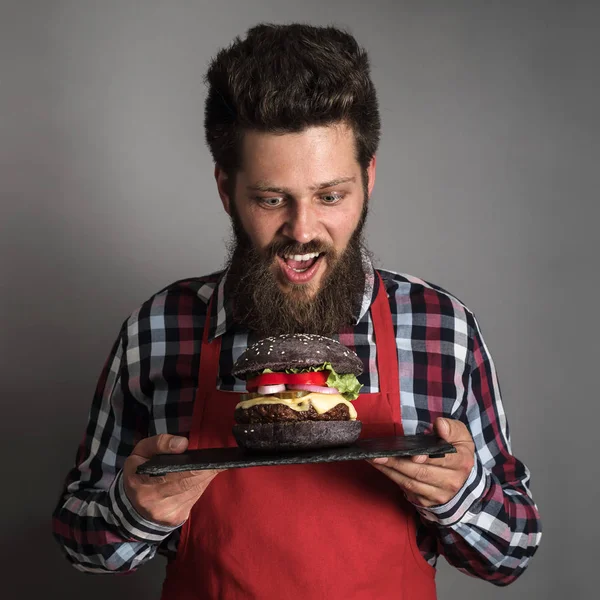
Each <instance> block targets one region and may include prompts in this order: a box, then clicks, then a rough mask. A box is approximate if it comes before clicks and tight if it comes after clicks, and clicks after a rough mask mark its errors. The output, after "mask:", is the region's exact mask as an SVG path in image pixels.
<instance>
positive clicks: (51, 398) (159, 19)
mask: <svg viewBox="0 0 600 600" xmlns="http://www.w3.org/2000/svg"><path fill="white" fill-rule="evenodd" d="M598 6H599V5H598V3H597V2H574V1H571V2H566V1H565V2H545V3H544V2H492V1H490V2H426V1H425V2H409V1H405V2H398V1H396V2H394V1H393V0H389V1H387V2H386V1H371V2H364V3H361V2H357V1H355V2H352V3H351V2H342V1H341V0H340V1H337V0H336V1H334V0H329V1H323V0H318V1H317V0H305V1H304V2H297V1H285V2H281V1H280V2H277V1H274V0H238V1H231V0H220V1H219V2H200V1H193V0H170V1H168V2H167V1H163V2H161V1H158V0H152V1H151V0H146V1H142V0H138V1H135V0H103V1H97V2H94V1H91V0H87V1H86V0H71V1H67V0H64V1H60V0H56V1H50V0H46V1H41V0H40V1H38V2H34V1H27V0H15V1H6V0H3V1H1V2H0V194H1V205H0V206H1V212H0V267H1V275H0V286H1V289H0V303H1V304H0V310H1V317H2V319H1V324H2V325H1V337H0V342H1V345H0V357H1V360H0V369H1V373H0V381H1V382H2V395H1V398H2V405H3V412H2V415H3V418H2V420H1V431H0V439H1V440H2V458H3V460H2V465H3V466H2V471H3V474H2V490H3V492H2V495H1V498H2V500H1V502H2V511H1V515H2V523H1V525H0V539H1V549H2V554H3V556H2V557H1V560H0V565H1V567H0V568H1V569H2V582H3V583H2V586H3V593H2V595H3V597H5V598H7V597H10V598H17V597H19V598H29V597H34V596H42V595H44V596H48V597H60V598H63V599H67V598H81V597H85V598H89V599H95V598H98V599H99V598H105V597H106V596H107V595H110V597H112V598H114V599H115V600H117V599H118V598H129V597H131V594H132V592H136V593H139V594H141V595H142V594H143V595H144V597H150V598H151V597H156V596H157V594H158V589H159V586H160V581H161V580H162V574H163V564H162V560H161V559H159V560H156V561H154V562H153V563H151V564H150V565H149V566H146V567H144V568H142V569H141V570H140V571H139V572H138V573H136V574H134V575H131V576H125V577H110V576H96V577H93V576H86V575H82V574H80V573H78V572H76V571H75V570H73V569H72V568H71V567H69V566H68V564H67V562H66V561H65V560H64V559H63V558H62V557H61V555H60V553H59V551H58V547H57V546H56V545H55V543H54V542H53V541H52V539H51V536H50V514H51V511H52V509H53V506H54V503H55V501H56V498H57V494H58V492H59V489H60V486H61V481H62V478H63V477H64V475H65V474H66V472H67V470H68V468H69V467H70V465H71V462H72V460H73V459H74V454H75V449H76V446H77V444H78V442H79V439H80V437H81V435H82V432H83V428H84V424H85V421H86V417H87V413H88V407H89V403H90V400H91V396H92V392H93V388H94V386H95V383H96V378H97V376H98V374H99V372H100V369H101V367H102V363H103V362H104V359H105V357H106V355H107V353H108V351H109V349H110V346H111V344H112V342H113V340H114V338H115V336H116V334H117V332H118V329H119V326H120V323H121V322H122V320H123V319H124V318H125V317H126V316H127V315H128V314H129V313H130V312H131V311H132V310H134V309H135V308H136V307H137V306H138V304H140V303H141V302H142V301H144V300H145V299H146V298H147V297H148V296H150V295H151V294H152V293H154V292H155V291H157V290H158V289H159V288H161V287H162V286H164V285H166V284H167V283H169V282H171V281H173V280H176V279H179V278H182V277H186V276H190V275H195V274H202V273H205V272H208V271H212V270H214V269H217V268H219V267H220V266H221V265H222V264H223V256H224V254H223V241H224V240H225V239H226V238H227V236H228V222H227V220H226V218H225V215H224V214H223V213H222V209H221V206H220V202H219V200H218V197H217V195H216V191H215V187H214V183H213V179H212V164H211V162H210V157H209V154H208V151H207V150H206V148H205V147H204V142H203V127H202V118H203V100H204V87H203V83H202V75H203V73H204V70H205V67H206V63H207V61H208V59H209V57H210V56H212V55H213V54H214V53H215V51H216V50H217V49H218V48H219V47H221V46H222V45H225V44H227V43H228V42H229V41H230V40H231V39H232V38H233V36H234V35H236V34H241V33H243V32H244V31H245V30H246V29H247V28H248V27H249V26H251V25H253V24H255V23H256V22H258V21H262V20H268V21H276V22H288V21H293V20H302V21H308V22H312V23H320V24H325V23H329V22H334V23H336V24H339V25H345V26H348V27H350V28H351V29H352V31H353V32H354V33H355V34H356V36H357V37H358V39H359V40H360V41H361V43H363V44H364V45H365V46H366V47H367V48H368V50H369V51H370V54H371V58H372V64H373V75H374V79H375V82H376V84H377V85H378V88H379V91H380V98H381V109H382V117H383V124H384V136H383V141H382V145H381V150H380V153H379V171H378V180H377V185H376V187H375V192H374V197H373V202H372V207H373V208H372V214H371V217H370V222H369V224H368V233H369V239H370V244H371V247H372V249H373V250H374V251H375V253H376V255H377V256H378V258H379V259H380V262H381V263H382V264H384V265H385V266H386V267H388V268H390V269H393V270H398V271H403V272H408V273H412V274H414V275H418V276H420V277H423V278H425V279H428V280H430V281H433V282H435V283H437V284H439V285H442V286H444V287H446V288H447V289H449V290H450V291H451V292H453V293H454V294H456V295H457V296H458V297H459V298H461V299H462V300H463V301H464V302H465V303H466V304H467V305H468V306H469V307H470V308H471V309H472V310H474V312H475V313H476V315H477V316H478V317H479V319H480V321H481V324H482V327H483V331H484V335H485V337H486V340H487V342H488V345H489V347H490V349H491V352H492V355H493V357H494V359H495V361H496V364H497V367H498V370H499V374H500V381H501V385H502V391H503V396H504V402H505V405H506V409H507V412H508V417H509V422H510V424H511V428H512V436H513V446H514V450H515V453H516V454H517V456H519V457H520V458H521V459H523V460H524V461H525V462H526V463H527V464H528V465H529V467H530V468H531V470H532V473H533V491H534V494H535V497H536V500H537V502H538V504H539V507H540V509H541V512H542V516H543V520H544V529H545V534H544V539H543V541H542V546H541V549H540V551H539V552H538V554H537V555H536V557H535V558H534V560H533V562H532V564H531V566H530V568H529V570H528V571H527V572H526V573H525V574H524V575H523V576H522V578H521V579H520V580H519V581H517V582H516V583H515V584H513V585H512V586H510V587H508V588H504V589H498V588H495V587H493V586H491V585H489V584H486V583H483V582H480V581H476V580H474V579H471V578H469V577H467V576H465V575H462V574H460V573H459V572H457V571H455V570H453V569H451V568H449V567H448V566H447V564H446V563H445V561H443V560H441V561H440V563H441V564H440V573H439V575H438V583H439V590H440V593H439V596H440V598H441V599H444V600H451V599H458V598H461V599H463V600H468V599H475V598H481V597H483V596H484V594H485V597H486V598H490V599H495V598H506V599H508V598H536V599H537V598H540V599H544V598H551V597H554V598H559V597H560V598H562V597H569V598H590V597H593V596H594V592H592V590H593V589H594V591H595V590H596V587H595V586H594V587H593V586H592V580H593V577H592V574H593V569H594V567H595V561H593V558H594V554H596V555H597V551H596V547H597V538H598V534H599V533H600V532H599V528H598V525H597V507H596V506H595V504H594V494H595V493H597V482H596V483H595V484H594V486H592V484H590V483H589V482H590V480H591V479H596V476H597V467H596V465H597V461H596V456H595V455H594V454H593V453H592V452H591V444H590V443H589V441H590V439H591V438H592V437H594V438H596V439H597V437H598V436H597V434H596V430H597V425H596V423H597V417H598V410H597V408H596V406H597V403H598V397H597V386H595V385H592V383H596V380H597V373H596V372H594V368H597V366H596V365H597V363H598V360H597V359H598V348H597V339H598V322H597V317H596V314H595V312H594V311H595V310H596V304H597V301H598V292H599V291H600V290H599V288H598V282H597V273H598V255H597V251H596V247H597V245H596V244H595V243H593V242H594V241H595V240H596V237H597V236H596V228H597V227H596V222H597V221H596V219H595V218H594V216H595V212H596V210H595V209H596V207H595V204H596V200H597V193H596V189H597V183H598V159H599V158H600V156H599V155H600V153H599V142H598V133H599V132H598V124H599V117H598V106H599V105H600V97H599V96H600V94H599V83H600V76H599V71H598V56H599V55H600V43H599V10H598ZM596 241H597V240H596ZM7 591H8V595H6V593H5V592H7Z"/></svg>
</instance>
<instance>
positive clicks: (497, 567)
mask: <svg viewBox="0 0 600 600" xmlns="http://www.w3.org/2000/svg"><path fill="white" fill-rule="evenodd" d="M467 319H468V322H469V329H470V330H471V332H472V335H471V336H470V339H469V359H468V365H467V371H468V385H467V388H466V400H465V401H464V402H463V403H461V404H460V406H459V407H458V408H457V411H456V414H454V415H452V416H453V417H454V418H457V419H460V420H461V421H463V422H464V423H465V424H466V425H467V427H468V428H469V430H470V431H471V434H472V436H473V440H474V441H475V447H476V453H475V464H474V466H473V469H472V471H471V473H470V475H469V477H468V479H467V481H466V482H465V484H464V486H463V488H462V489H461V490H460V491H459V492H458V494H456V496H455V497H454V498H453V499H452V500H450V501H449V502H448V503H447V504H445V505H443V506H438V507H433V508H431V509H418V510H419V512H420V514H421V515H422V517H423V518H425V519H426V520H427V521H430V522H431V521H433V522H434V523H435V524H436V528H437V530H438V536H437V537H438V551H439V553H440V554H443V555H444V556H445V557H446V559H447V560H448V562H449V563H450V564H452V565H454V566H455V567H457V568H458V569H460V570H461V571H463V572H465V573H467V574H469V575H472V576H475V577H479V578H483V579H486V580H488V581H490V582H492V583H494V584H496V585H500V586H501V585H507V584H509V583H511V582H512V581H514V580H515V579H516V578H517V577H518V576H519V575H520V574H521V573H522V572H523V571H524V570H525V568H526V567H527V565H528V563H529V561H530V560H531V557H532V556H533V555H534V553H535V552H536V550H537V548H538V546H539V543H540V539H541V523H540V518H539V513H538V510H537V507H536V505H535V503H534V501H533V498H532V495H531V491H530V489H529V482H530V474H529V470H528V469H527V467H526V466H525V465H524V464H523V463H522V462H520V461H519V460H517V459H516V458H515V457H514V456H513V454H512V451H511V444H510V437H509V429H508V424H507V420H506V415H505V412H504V408H503V404H502V400H501V397H500V388H499V384H498V379H497V375H496V370H495V367H494V364H493V361H492V358H491V356H490V354H489V352H488V349H487V347H486V345H485V342H484V340H483V336H482V334H481V330H480V327H479V324H478V323H477V320H476V319H475V317H474V316H473V315H472V314H470V313H469V314H467Z"/></svg>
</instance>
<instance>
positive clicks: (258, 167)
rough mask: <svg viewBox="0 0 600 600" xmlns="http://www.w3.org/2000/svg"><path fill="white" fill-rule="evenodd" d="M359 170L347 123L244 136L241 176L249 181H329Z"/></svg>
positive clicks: (351, 135)
mask: <svg viewBox="0 0 600 600" xmlns="http://www.w3.org/2000/svg"><path fill="white" fill-rule="evenodd" d="M359 170H360V165H359V164H358V161H357V158H356V143H355V137H354V132H353V131H352V129H351V128H350V127H349V126H347V125H345V124H335V125H329V126H313V127H308V128H306V129H304V130H302V131H300V132H295V133H283V134H275V133H265V132H261V131H248V132H246V133H245V134H244V139H243V142H242V167H241V169H240V174H242V175H245V176H246V177H247V178H248V179H265V180H271V179H273V177H278V178H285V177H288V178H297V179H304V180H306V179H312V180H314V181H327V180H329V179H335V178H337V177H340V176H341V175H354V174H356V172H357V171H359Z"/></svg>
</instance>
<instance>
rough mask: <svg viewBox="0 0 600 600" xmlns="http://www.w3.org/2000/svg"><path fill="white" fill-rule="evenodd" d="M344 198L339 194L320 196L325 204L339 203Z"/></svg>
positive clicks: (332, 193)
mask: <svg viewBox="0 0 600 600" xmlns="http://www.w3.org/2000/svg"><path fill="white" fill-rule="evenodd" d="M343 197H344V194H340V193H339V192H331V193H329V194H323V195H322V196H321V200H322V201H323V202H324V203H325V204H335V203H336V202H339V201H340V200H341V199H342V198H343Z"/></svg>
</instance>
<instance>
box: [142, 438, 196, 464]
mask: <svg viewBox="0 0 600 600" xmlns="http://www.w3.org/2000/svg"><path fill="white" fill-rule="evenodd" d="M187 447H188V440H187V438H185V437H182V436H179V435H169V434H168V433H161V434H159V435H153V436H152V437H148V438H145V439H143V440H141V441H139V442H138V443H137V444H136V446H135V448H134V449H133V452H132V453H131V455H132V456H134V455H135V456H139V457H141V458H146V459H148V458H151V457H153V456H155V455H156V454H180V453H181V452H185V450H186V449H187Z"/></svg>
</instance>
